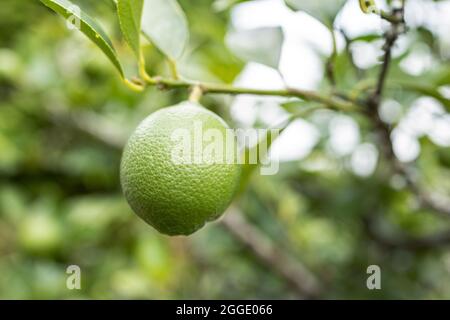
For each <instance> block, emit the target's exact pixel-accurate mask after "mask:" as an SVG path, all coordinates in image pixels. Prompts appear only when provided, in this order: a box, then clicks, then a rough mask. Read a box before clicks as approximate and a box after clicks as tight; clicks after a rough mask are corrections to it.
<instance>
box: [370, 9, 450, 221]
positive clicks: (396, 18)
mask: <svg viewBox="0 0 450 320" xmlns="http://www.w3.org/2000/svg"><path fill="white" fill-rule="evenodd" d="M404 5H405V3H404V1H402V6H401V7H400V8H397V9H394V11H393V13H392V19H391V20H390V22H391V28H390V30H388V31H387V32H386V34H385V38H386V41H385V45H384V51H385V54H384V60H383V64H382V67H381V71H380V73H379V76H378V82H377V85H376V89H375V91H374V93H373V94H372V95H371V96H370V97H369V99H368V102H367V105H368V107H369V110H367V112H368V115H369V117H370V118H371V119H372V120H373V121H374V124H375V126H376V129H377V131H378V133H379V134H380V137H381V139H382V142H383V144H382V151H383V154H384V155H385V156H386V158H387V159H388V160H389V161H391V163H392V166H393V169H394V171H395V172H397V173H398V174H400V175H402V176H403V177H405V179H406V181H407V185H408V187H409V189H410V190H411V191H412V192H413V193H414V194H415V195H416V197H417V198H418V200H419V201H420V203H421V205H422V207H424V208H427V209H431V210H432V211H433V212H435V213H436V214H438V215H440V216H445V217H448V218H450V204H449V203H447V201H445V200H440V199H436V198H435V197H434V196H433V195H431V194H429V193H428V192H426V191H424V190H422V188H421V187H420V186H419V185H418V183H417V182H416V181H415V179H414V178H413V176H412V175H411V173H410V171H409V170H408V169H407V168H406V167H405V165H403V164H402V163H401V162H400V161H399V160H398V159H397V157H396V156H395V153H394V147H393V145H392V140H391V129H390V127H389V126H388V125H387V124H386V123H385V122H383V121H382V120H381V118H380V116H379V114H378V109H379V107H380V104H381V101H382V97H383V92H384V88H385V83H386V79H387V76H388V73H389V67H390V64H391V59H392V49H393V47H394V45H395V43H396V41H397V39H398V37H399V35H400V34H402V33H403V32H404V31H405V25H404V23H405V22H404Z"/></svg>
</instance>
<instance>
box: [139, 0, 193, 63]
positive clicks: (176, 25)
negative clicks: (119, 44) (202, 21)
mask: <svg viewBox="0 0 450 320" xmlns="http://www.w3.org/2000/svg"><path fill="white" fill-rule="evenodd" d="M142 31H143V32H144V34H145V35H146V36H147V37H148V38H149V39H150V40H151V41H152V42H153V43H154V44H155V45H156V46H157V47H158V48H159V49H160V50H161V51H162V52H163V53H164V54H165V55H166V56H168V57H169V58H171V59H173V60H177V59H179V58H180V57H181V55H182V54H183V51H184V49H185V48H186V45H187V42H188V39H189V30H188V23H187V19H186V16H185V14H184V12H183V10H182V9H181V7H180V5H179V4H178V2H177V1H176V0H145V3H144V12H143V18H142Z"/></svg>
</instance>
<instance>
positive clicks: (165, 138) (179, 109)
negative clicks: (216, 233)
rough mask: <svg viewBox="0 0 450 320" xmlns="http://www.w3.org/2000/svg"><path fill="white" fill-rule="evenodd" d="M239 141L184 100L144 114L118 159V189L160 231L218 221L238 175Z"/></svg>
mask: <svg viewBox="0 0 450 320" xmlns="http://www.w3.org/2000/svg"><path fill="white" fill-rule="evenodd" d="M237 154H238V152H237V142H236V139H235V137H234V135H233V134H232V131H231V130H230V129H229V127H228V125H227V124H226V123H225V121H224V120H223V119H222V118H220V117H219V116H217V115H216V114H214V113H213V112H211V111H209V110H207V109H205V108H203V107H202V106H200V105H199V104H196V103H192V102H183V103H181V104H179V105H176V106H173V107H168V108H164V109H161V110H159V111H157V112H155V113H153V114H151V115H150V116H149V117H147V118H146V119H145V120H144V121H143V122H142V123H141V124H140V125H139V126H138V128H137V129H136V131H135V132H134V133H133V134H132V135H131V137H130V139H129V141H128V143H127V145H126V147H125V150H124V153H123V157H122V164H121V174H120V177H121V183H122V189H123V192H124V194H125V197H126V199H127V200H128V203H129V204H130V206H131V208H132V209H133V210H134V211H135V212H136V214H137V215H138V216H140V217H141V218H142V219H143V220H145V221H146V222H147V223H148V224H150V225H151V226H153V227H154V228H155V229H157V230H158V231H159V232H161V233H164V234H168V235H189V234H191V233H193V232H195V231H197V230H198V229H200V228H201V227H202V226H203V225H204V224H205V223H206V222H208V221H212V220H215V219H217V218H218V217H220V216H221V215H222V213H223V212H224V211H225V209H226V208H227V206H228V205H229V204H230V202H231V200H232V198H233V196H234V193H235V191H236V188H237V186H238V182H239V178H240V172H241V170H240V165H239V164H238V161H236V159H237Z"/></svg>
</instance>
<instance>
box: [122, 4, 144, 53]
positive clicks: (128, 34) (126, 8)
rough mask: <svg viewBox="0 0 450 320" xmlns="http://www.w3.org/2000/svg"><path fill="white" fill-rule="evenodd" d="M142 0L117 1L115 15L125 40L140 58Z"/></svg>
mask: <svg viewBox="0 0 450 320" xmlns="http://www.w3.org/2000/svg"><path fill="white" fill-rule="evenodd" d="M143 7H144V0H118V3H117V14H118V16H119V22H120V28H121V29H122V33H123V35H124V37H125V40H126V41H127V43H128V44H129V45H130V47H131V49H133V51H134V53H135V54H136V56H137V57H138V58H139V57H140V47H141V43H140V36H141V20H142V9H143Z"/></svg>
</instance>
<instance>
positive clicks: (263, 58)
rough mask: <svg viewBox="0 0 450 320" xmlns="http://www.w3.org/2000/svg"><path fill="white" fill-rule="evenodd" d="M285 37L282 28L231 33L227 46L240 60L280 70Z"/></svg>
mask: <svg viewBox="0 0 450 320" xmlns="http://www.w3.org/2000/svg"><path fill="white" fill-rule="evenodd" d="M283 41H284V35H283V30H282V29H281V27H266V28H257V29H250V30H239V31H231V32H230V33H229V34H228V36H227V41H226V42H227V45H228V47H230V49H231V50H232V51H233V52H234V53H235V54H236V55H237V56H238V57H240V58H242V59H243V60H246V61H255V62H258V63H262V64H265V65H267V66H269V67H272V68H275V69H277V68H278V65H279V63H280V57H281V49H282V46H283Z"/></svg>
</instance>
